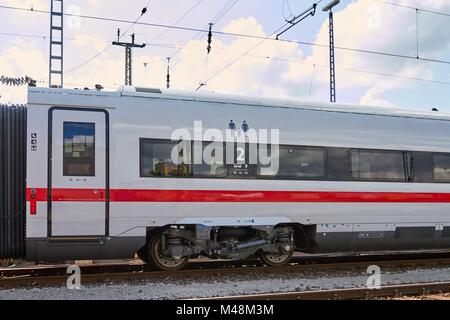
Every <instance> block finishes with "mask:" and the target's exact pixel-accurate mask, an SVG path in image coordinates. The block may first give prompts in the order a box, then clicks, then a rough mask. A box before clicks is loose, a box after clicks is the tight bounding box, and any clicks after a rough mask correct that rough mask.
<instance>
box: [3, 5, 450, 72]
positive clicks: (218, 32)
mask: <svg viewBox="0 0 450 320" xmlns="http://www.w3.org/2000/svg"><path fill="white" fill-rule="evenodd" d="M1 8H3V9H13V10H21V11H28V12H34V13H49V12H48V11H45V10H37V9H34V10H31V9H26V8H18V7H11V6H4V5H0V9H1ZM65 15H69V16H73V15H72V14H69V13H65ZM79 17H80V18H86V19H93V20H102V21H109V22H119V23H134V22H133V21H130V20H123V19H113V18H105V17H95V16H86V15H81V16H79ZM135 24H136V25H142V26H150V27H158V28H171V29H177V30H183V31H195V32H200V33H202V34H203V35H205V34H207V33H208V29H207V28H205V29H199V28H190V27H182V26H170V25H164V24H155V23H146V22H136V23H135ZM213 34H217V35H223V36H232V37H242V38H250V39H261V40H263V39H265V40H268V41H280V42H287V43H294V44H300V45H307V46H315V47H322V48H328V47H329V46H328V45H326V44H317V43H313V42H306V41H296V40H287V39H280V40H276V39H274V38H266V37H264V36H256V35H251V34H241V33H233V32H224V31H213ZM335 49H338V50H342V51H349V52H359V53H366V54H373V55H381V56H388V57H394V58H403V59H411V60H417V61H424V62H433V63H442V64H450V61H448V60H439V59H428V58H423V57H420V58H417V57H416V56H410V55H404V54H397V53H392V52H381V51H376V50H368V49H357V48H350V47H342V46H340V47H338V46H335ZM67 72H68V71H67Z"/></svg>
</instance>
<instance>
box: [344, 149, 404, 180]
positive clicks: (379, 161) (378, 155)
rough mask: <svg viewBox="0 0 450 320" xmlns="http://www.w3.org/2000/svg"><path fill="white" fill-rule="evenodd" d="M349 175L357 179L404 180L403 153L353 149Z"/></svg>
mask: <svg viewBox="0 0 450 320" xmlns="http://www.w3.org/2000/svg"><path fill="white" fill-rule="evenodd" d="M351 176H352V178H353V179H357V180H377V181H406V180H407V177H406V176H407V174H406V170H405V158H404V153H403V152H398V151H368V150H353V151H352V152H351Z"/></svg>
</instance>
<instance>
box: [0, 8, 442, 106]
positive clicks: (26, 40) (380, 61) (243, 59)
mask: <svg viewBox="0 0 450 320" xmlns="http://www.w3.org/2000/svg"><path fill="white" fill-rule="evenodd" d="M316 1H319V0H316ZM386 1H388V2H392V3H395V4H400V5H407V6H411V7H418V8H420V9H426V10H431V11H437V12H442V13H448V14H450V1H449V0H386ZM327 2H328V0H323V1H321V3H319V4H318V10H317V12H316V14H315V15H314V16H312V17H308V18H306V19H305V20H304V21H302V22H300V23H299V24H298V25H296V26H295V27H293V28H292V29H291V30H289V31H288V32H286V33H285V34H283V35H282V36H281V39H284V40H293V41H296V42H286V41H275V40H266V41H261V40H260V39H253V38H244V37H236V36H227V35H219V34H214V35H213V38H212V49H211V52H210V54H209V55H207V50H206V47H207V35H206V34H205V33H203V32H198V31H184V30H175V29H167V28H159V27H152V26H145V25H134V26H131V25H130V24H124V23H118V22H114V21H96V20H89V19H83V18H79V17H76V16H73V17H65V26H64V27H65V31H64V32H65V34H64V37H65V38H66V40H65V44H64V70H65V75H64V78H65V79H64V80H65V81H64V86H65V87H67V88H75V87H77V88H84V87H89V88H93V87H94V85H95V84H101V85H103V86H104V87H105V89H106V90H115V89H117V88H118V87H119V86H120V85H122V84H123V82H124V49H123V48H121V47H115V46H110V44H111V42H112V41H114V40H115V39H116V34H117V29H118V28H120V29H121V30H122V32H125V31H127V30H128V29H130V26H131V27H132V28H131V29H130V30H129V33H128V34H127V35H125V36H124V37H123V38H122V40H123V41H129V40H130V34H131V33H135V34H136V42H138V43H142V42H144V43H147V44H148V45H147V46H146V48H143V49H135V50H134V51H133V84H134V85H136V86H144V87H156V88H165V86H166V68H167V57H171V63H170V66H171V88H174V89H182V90H188V91H192V92H193V91H195V90H196V89H197V88H198V86H199V84H200V83H206V85H205V86H203V87H202V88H201V89H200V90H201V91H214V92H221V93H233V94H243V95H251V96H267V97H280V98H294V99H300V100H312V101H320V102H326V101H329V67H328V65H329V52H328V48H327V47H324V46H321V45H327V44H328V41H329V40H328V15H327V13H325V12H322V10H321V9H322V7H323V6H324V5H325V4H326V3H327ZM148 3H149V5H148V11H147V13H146V14H145V15H143V16H142V17H141V18H140V20H139V22H143V23H153V24H164V25H170V26H173V25H174V26H180V27H188V28H196V29H205V28H207V26H208V23H209V22H211V21H212V20H213V19H214V17H216V16H217V14H218V13H219V12H220V10H221V9H222V8H223V7H224V5H226V4H227V3H228V4H233V3H235V4H234V6H233V7H231V9H230V10H229V11H227V12H226V14H225V15H224V16H223V17H222V18H221V19H220V20H219V21H218V22H217V23H216V24H215V25H214V26H213V30H215V31H223V32H227V33H235V34H249V35H256V36H260V37H268V36H270V35H272V34H273V33H274V31H276V30H277V29H279V28H280V27H281V26H282V25H283V24H285V19H289V18H290V17H291V15H298V14H299V13H301V12H303V11H304V10H306V9H308V8H309V7H310V6H311V5H312V4H313V3H314V0H229V1H228V0H170V1H167V0H166V1H163V0H150V1H148V0H129V1H126V2H125V1H118V0H79V1H75V0H65V1H64V6H65V12H66V13H72V14H75V15H77V14H81V15H88V16H101V17H108V18H115V19H125V20H131V21H134V20H136V18H137V17H138V16H139V15H140V13H141V10H142V8H143V7H145V6H147V4H148ZM49 4H50V0H0V75H4V76H9V77H19V76H25V75H28V76H30V77H32V78H33V79H35V80H37V81H38V86H43V87H45V86H48V52H49V15H48V14H42V13H37V12H31V11H18V10H11V9H5V8H1V6H12V7H20V8H27V9H30V8H34V9H40V10H48V9H49ZM225 8H226V7H225ZM334 11H335V14H334V28H335V45H336V47H340V48H353V49H360V50H369V51H377V52H388V53H392V54H398V55H403V56H411V57H415V56H416V55H417V48H418V49H419V56H420V57H421V58H424V59H431V60H444V61H445V60H447V61H450V28H448V25H449V22H450V16H446V15H438V14H433V13H430V12H426V11H419V12H418V14H416V10H414V9H409V8H405V7H402V6H393V5H390V4H386V3H383V0H353V1H352V0H342V1H341V3H340V4H339V5H338V6H337V7H336V8H335V10H334ZM417 21H418V25H419V28H417ZM417 35H418V42H417ZM299 41H300V42H307V43H311V44H315V45H306V44H299V43H298V42H299ZM94 56H96V58H95V59H92V60H90V59H91V58H92V57H94ZM86 61H89V62H88V63H86V64H84V63H85V62H86ZM449 76H450V63H438V62H431V61H422V60H418V59H406V58H400V57H392V56H384V55H377V54H369V53H364V52H356V51H348V50H342V49H336V81H337V102H339V103H345V104H347V103H349V104H362V105H374V106H388V107H390V106H392V107H394V106H396V107H401V108H409V109H416V110H430V109H432V108H437V109H439V110H441V111H445V112H450V77H449ZM0 96H1V97H0V102H2V103H25V102H26V89H25V88H24V87H20V88H11V87H6V86H3V85H0Z"/></svg>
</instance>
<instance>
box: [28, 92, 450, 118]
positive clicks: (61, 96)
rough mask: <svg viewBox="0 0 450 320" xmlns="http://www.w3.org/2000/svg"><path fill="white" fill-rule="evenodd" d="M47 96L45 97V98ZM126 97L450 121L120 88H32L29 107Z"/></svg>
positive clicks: (405, 112) (391, 111) (358, 108)
mask: <svg viewBox="0 0 450 320" xmlns="http://www.w3.org/2000/svg"><path fill="white" fill-rule="evenodd" d="M43 95H44V96H43ZM89 97H90V98H96V99H97V98H101V97H104V98H122V97H136V98H149V99H165V100H180V101H198V102H208V103H218V104H228V105H230V104H231V105H233V104H235V105H247V106H257V107H269V108H270V107H271V108H291V109H292V108H293V109H302V110H315V111H327V112H343V113H358V114H368V115H381V116H392V117H408V118H421V119H435V120H450V113H445V112H441V111H417V110H409V109H402V108H396V107H376V106H362V105H350V104H337V103H336V104H335V103H323V102H314V101H302V100H296V99H285V98H266V97H253V96H242V95H230V94H220V93H215V92H191V91H182V90H173V89H170V90H161V89H155V88H143V87H130V86H127V87H120V88H119V89H118V90H117V91H99V90H78V89H58V88H40V87H29V89H28V103H29V104H43V103H46V104H53V103H56V101H57V103H58V104H60V103H63V102H64V104H65V105H66V104H67V105H78V104H77V100H78V101H80V98H82V99H83V100H84V98H89Z"/></svg>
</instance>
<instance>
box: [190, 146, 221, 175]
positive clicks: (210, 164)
mask: <svg viewBox="0 0 450 320" xmlns="http://www.w3.org/2000/svg"><path fill="white" fill-rule="evenodd" d="M192 167H193V168H192V169H193V170H192V171H193V176H194V177H196V178H214V177H220V178H223V177H225V176H226V175H227V170H226V166H225V147H224V144H223V143H222V142H203V147H202V164H195V163H194V164H193V165H192Z"/></svg>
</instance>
